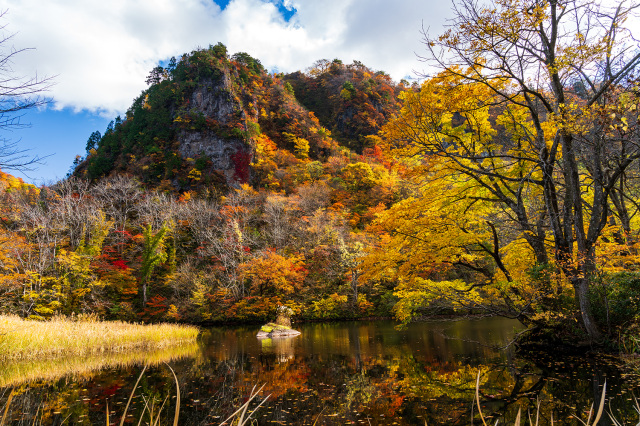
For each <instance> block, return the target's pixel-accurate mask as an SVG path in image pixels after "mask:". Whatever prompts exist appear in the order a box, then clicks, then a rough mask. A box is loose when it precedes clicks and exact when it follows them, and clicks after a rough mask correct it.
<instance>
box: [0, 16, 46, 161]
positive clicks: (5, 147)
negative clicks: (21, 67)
mask: <svg viewBox="0 0 640 426" xmlns="http://www.w3.org/2000/svg"><path fill="white" fill-rule="evenodd" d="M6 13H7V11H6V10H5V11H0V20H1V19H2V18H4V17H5V15H6ZM6 26H7V25H6V24H4V25H1V26H0V168H2V169H5V170H6V169H11V170H19V171H29V170H33V166H35V165H36V164H40V163H41V161H42V160H43V157H40V156H38V155H33V156H32V155H30V154H28V150H26V149H21V148H20V147H19V146H18V143H17V142H16V141H12V140H11V139H9V138H7V137H5V135H6V133H7V132H10V131H12V130H15V129H19V128H22V127H25V126H28V124H25V123H23V122H22V120H21V119H22V117H23V116H24V112H25V111H26V110H29V109H33V108H38V107H40V106H44V105H46V104H47V103H48V102H49V100H48V99H47V98H45V97H43V96H42V94H43V93H44V92H46V91H47V90H48V89H49V88H50V87H51V84H52V78H51V77H39V76H38V75H37V74H36V75H34V76H32V77H28V76H27V77H25V76H21V75H16V73H15V71H14V69H13V63H14V60H15V59H16V57H17V56H18V55H20V54H21V53H24V52H26V51H29V50H32V49H26V48H23V49H16V48H14V47H13V45H12V44H11V39H12V38H13V36H14V35H15V34H9V35H6V33H5V29H6Z"/></svg>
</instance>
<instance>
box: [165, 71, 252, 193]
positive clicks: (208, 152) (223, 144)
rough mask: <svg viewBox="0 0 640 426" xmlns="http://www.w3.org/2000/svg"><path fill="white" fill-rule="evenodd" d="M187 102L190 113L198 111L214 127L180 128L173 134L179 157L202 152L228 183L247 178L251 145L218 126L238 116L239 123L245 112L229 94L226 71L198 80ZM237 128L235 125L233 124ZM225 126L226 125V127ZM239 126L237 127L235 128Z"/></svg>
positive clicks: (232, 183)
mask: <svg viewBox="0 0 640 426" xmlns="http://www.w3.org/2000/svg"><path fill="white" fill-rule="evenodd" d="M189 105H191V111H190V112H191V114H196V115H198V114H201V116H202V117H204V119H205V120H207V121H210V122H215V123H217V127H218V129H217V130H211V129H206V130H195V129H183V130H180V131H179V132H178V134H177V140H178V142H179V148H178V152H179V153H180V155H181V156H182V157H183V158H198V157H201V156H205V157H206V158H208V159H209V160H210V161H211V163H212V167H213V168H214V169H215V170H217V171H218V172H220V173H222V174H223V175H224V177H225V179H226V181H227V184H228V185H231V186H234V185H236V184H237V183H238V182H242V181H247V180H249V178H250V169H249V165H250V163H251V160H252V158H253V148H252V147H251V145H250V144H249V143H247V142H246V140H245V139H244V138H239V137H230V136H229V135H228V134H226V135H224V136H221V135H220V133H221V132H220V130H219V128H225V127H227V128H228V126H230V125H231V124H232V123H234V121H237V118H238V117H239V118H240V119H241V122H240V124H241V126H242V127H243V129H242V130H243V131H245V132H246V125H245V124H244V123H243V121H244V120H243V119H244V116H245V113H244V111H242V106H241V105H240V103H239V102H238V100H237V98H234V96H233V94H232V85H231V79H230V76H229V71H228V70H225V72H224V73H223V75H222V76H221V78H219V79H217V80H210V81H207V82H203V83H201V84H199V85H198V86H197V87H196V89H195V90H194V91H193V93H192V94H191V97H190V100H189ZM235 128H236V129H239V127H238V126H236V127H235ZM227 130H228V129H227ZM239 130H240V129H239Z"/></svg>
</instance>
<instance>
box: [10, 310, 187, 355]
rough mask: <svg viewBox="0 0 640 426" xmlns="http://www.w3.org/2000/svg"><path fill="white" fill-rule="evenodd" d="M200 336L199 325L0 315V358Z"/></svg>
mask: <svg viewBox="0 0 640 426" xmlns="http://www.w3.org/2000/svg"><path fill="white" fill-rule="evenodd" d="M197 336H198V329H197V328H196V327H193V326H184V325H175V324H154V325H142V324H131V323H126V322H122V321H109V322H107V321H95V320H88V321H77V320H73V319H68V318H54V319H52V320H50V321H42V322H41V321H31V320H24V319H22V318H20V317H17V316H10V315H0V361H3V360H10V359H42V358H50V357H56V356H67V355H74V356H79V355H80V356H84V355H89V354H96V353H104V352H121V351H128V350H133V349H151V348H161V347H167V346H171V345H175V344H179V343H180V344H182V343H185V342H194V341H195V340H196V338H197Z"/></svg>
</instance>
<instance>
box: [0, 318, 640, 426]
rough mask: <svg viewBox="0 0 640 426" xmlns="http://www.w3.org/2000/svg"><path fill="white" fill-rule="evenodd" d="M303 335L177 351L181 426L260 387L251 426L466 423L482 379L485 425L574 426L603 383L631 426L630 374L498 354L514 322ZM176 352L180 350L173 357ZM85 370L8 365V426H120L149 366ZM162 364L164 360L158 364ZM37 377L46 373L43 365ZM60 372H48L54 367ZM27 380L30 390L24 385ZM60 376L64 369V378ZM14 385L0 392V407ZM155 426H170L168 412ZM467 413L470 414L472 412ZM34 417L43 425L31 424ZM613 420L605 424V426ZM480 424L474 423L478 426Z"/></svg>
mask: <svg viewBox="0 0 640 426" xmlns="http://www.w3.org/2000/svg"><path fill="white" fill-rule="evenodd" d="M299 329H300V331H301V332H302V335H301V336H298V337H293V338H289V339H265V340H258V339H257V338H256V337H255V333H256V331H257V328H256V327H239V328H211V329H208V330H206V331H204V332H203V334H202V336H201V339H200V342H199V345H198V347H196V348H180V349H176V352H174V353H173V354H172V355H169V354H168V353H167V354H164V355H157V358H156V359H157V360H158V362H162V361H159V360H160V358H163V357H169V359H172V361H171V365H172V367H173V368H174V370H175V371H176V374H177V376H178V380H179V383H180V389H181V394H182V404H181V414H180V420H181V421H180V424H182V425H201V424H202V425H205V424H220V423H221V422H222V421H223V420H224V419H226V418H227V417H228V416H229V415H230V414H231V413H232V412H233V411H235V409H236V408H237V407H238V406H240V405H242V404H243V403H244V402H245V401H246V400H247V396H248V395H249V394H250V392H251V389H252V388H253V386H254V385H255V384H259V385H262V384H265V387H264V388H263V390H262V393H261V396H260V397H259V398H257V399H256V400H255V401H254V402H252V403H253V404H255V405H257V404H259V403H260V402H262V400H263V399H264V398H265V397H266V396H267V395H270V397H269V399H268V400H267V401H266V403H265V404H264V405H263V406H262V407H261V408H260V409H259V410H258V412H257V413H256V415H255V416H254V417H255V418H256V420H257V423H258V424H300V425H304V424H308V425H312V424H316V425H323V424H324V425H334V424H335V425H343V424H366V425H368V424H372V425H375V424H380V425H382V424H384V425H386V424H390V425H391V424H398V425H414V424H424V421H425V420H426V421H427V422H428V424H461V425H468V424H471V418H472V411H471V410H472V401H473V399H474V394H475V382H476V375H477V373H478V371H480V373H481V381H480V399H481V401H482V411H483V413H484V414H485V415H487V416H489V417H490V418H491V424H494V423H495V420H496V419H500V424H505V423H507V424H513V420H514V419H515V417H516V413H517V411H518V409H519V408H522V410H523V413H525V416H526V413H527V412H528V411H530V410H533V412H535V411H536V407H537V404H538V403H539V404H540V417H541V418H540V424H541V425H544V424H550V419H551V416H552V415H553V418H554V422H555V424H572V425H573V424H580V422H579V421H578V420H577V419H576V417H575V416H579V417H581V418H583V419H586V415H587V414H586V412H587V411H588V410H589V407H590V406H591V403H592V402H593V401H594V400H599V396H600V392H601V389H602V385H603V383H604V380H605V379H606V380H607V388H608V391H607V395H608V398H607V401H608V407H610V410H612V412H613V413H614V414H615V415H616V417H617V418H618V419H619V420H623V421H626V422H627V423H629V422H631V421H632V420H633V421H634V422H633V424H635V423H636V422H637V415H636V413H635V411H633V403H632V400H633V394H634V392H635V395H640V387H639V385H638V381H637V378H636V376H633V375H625V373H624V371H623V370H621V369H620V368H619V367H618V366H616V365H614V364H612V363H609V362H603V361H599V360H596V359H592V358H575V357H560V356H557V355H554V354H533V355H532V354H528V355H526V356H523V355H522V354H515V353H514V351H513V348H509V349H506V350H498V349H496V347H500V346H504V345H505V343H507V342H509V341H510V340H511V339H512V338H513V336H514V335H515V333H516V332H517V330H518V323H517V322H514V321H510V320H504V319H498V318H486V319H482V320H474V321H472V320H464V321H442V322H425V323H418V324H412V325H410V326H409V327H408V328H407V329H406V330H402V331H398V330H396V329H395V328H394V323H392V322H390V321H372V322H346V323H328V324H304V325H301V326H300V327H299ZM180 351H183V352H182V353H180ZM152 358H153V356H152V354H147V358H140V359H138V360H137V361H136V360H135V359H134V358H131V359H130V360H129V361H122V362H120V363H118V362H115V361H113V360H112V361H110V362H111V363H108V362H107V363H106V364H104V365H100V364H99V363H97V362H96V363H94V364H92V365H93V366H91V367H90V368H89V369H88V370H87V371H85V372H84V373H83V372H82V368H81V364H82V362H81V361H79V362H78V366H77V367H74V368H75V370H74V368H72V369H71V370H70V371H71V373H65V374H63V375H56V374H49V375H47V374H42V376H41V377H40V379H38V378H37V376H38V374H40V373H39V371H41V370H38V368H36V367H29V369H28V370H20V368H22V367H17V366H4V367H7V371H13V373H10V374H6V375H3V374H2V373H0V380H3V382H2V383H4V384H5V386H11V387H12V388H13V389H14V396H13V401H12V403H11V406H10V410H9V413H8V416H9V417H10V419H11V420H12V422H13V424H32V421H31V419H33V418H34V417H35V418H40V419H41V421H42V424H62V423H63V422H66V423H65V424H82V423H85V424H103V425H104V424H105V420H106V414H105V413H106V403H107V401H108V403H109V407H110V408H109V409H110V411H111V413H112V414H111V416H110V417H111V418H112V419H119V415H120V413H122V412H123V407H124V404H126V401H127V398H128V396H129V394H130V392H131V389H132V387H133V383H134V382H135V380H136V378H137V376H138V374H139V373H140V371H141V369H142V365H143V364H144V363H152V361H151V359H152ZM163 360H164V358H163ZM39 368H41V369H42V371H49V370H48V369H47V368H45V367H39ZM53 370H55V368H53ZM20 371H29V372H28V373H27V372H25V373H24V376H25V377H28V378H29V380H24V381H22V382H20V381H19V379H18V378H19V377H20V375H21V374H22V373H20ZM60 371H67V370H64V369H62V370H60ZM9 392H10V389H9V387H5V388H4V391H2V390H0V409H2V407H3V406H5V405H6V402H7V398H8V394H9ZM137 393H138V395H137V396H136V397H135V398H134V401H133V403H132V408H131V409H130V414H129V415H130V416H132V417H131V421H133V419H136V424H137V419H138V418H139V417H138V416H139V415H140V413H142V410H143V407H144V404H145V401H146V403H147V404H150V403H151V402H153V403H155V404H160V403H161V401H162V400H164V398H166V397H168V398H169V399H168V401H169V402H168V403H169V404H170V403H171V401H174V396H175V395H174V394H175V391H174V384H173V378H172V376H171V373H170V372H169V371H168V369H167V368H166V367H164V368H163V367H161V366H158V367H151V368H150V369H149V370H147V372H146V373H145V375H144V377H143V379H142V382H141V387H140V389H139V391H138V392H137ZM165 411H166V418H162V419H160V420H161V421H160V422H161V423H162V424H169V423H170V421H171V420H172V417H171V415H170V413H171V411H172V410H165ZM474 413H477V409H476V411H474ZM38 416H39V417H38ZM607 421H608V418H605V419H604V420H603V421H601V423H600V424H607V423H606V422H607ZM476 422H477V420H476Z"/></svg>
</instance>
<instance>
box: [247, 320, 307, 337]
mask: <svg viewBox="0 0 640 426" xmlns="http://www.w3.org/2000/svg"><path fill="white" fill-rule="evenodd" d="M298 335H300V332H299V331H298V330H294V329H293V328H291V327H287V326H285V325H278V324H276V323H273V322H270V323H268V324H265V325H263V326H262V328H260V331H259V332H258V334H256V337H257V338H258V339H273V338H278V337H293V336H298Z"/></svg>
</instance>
